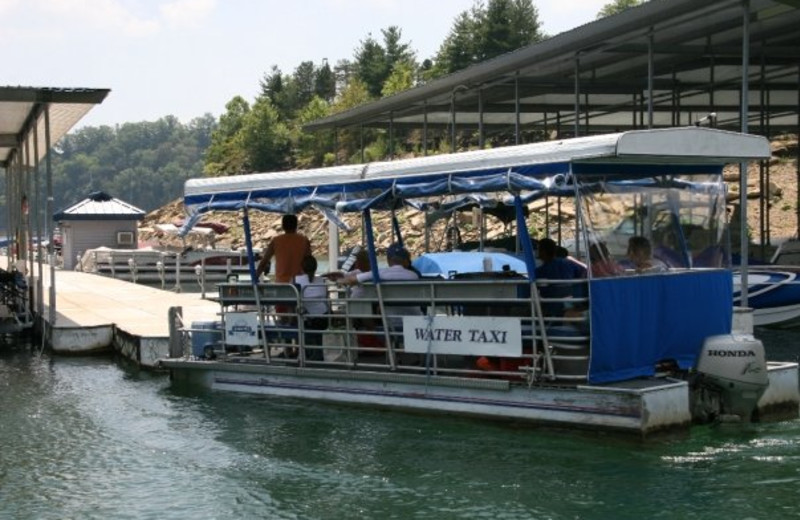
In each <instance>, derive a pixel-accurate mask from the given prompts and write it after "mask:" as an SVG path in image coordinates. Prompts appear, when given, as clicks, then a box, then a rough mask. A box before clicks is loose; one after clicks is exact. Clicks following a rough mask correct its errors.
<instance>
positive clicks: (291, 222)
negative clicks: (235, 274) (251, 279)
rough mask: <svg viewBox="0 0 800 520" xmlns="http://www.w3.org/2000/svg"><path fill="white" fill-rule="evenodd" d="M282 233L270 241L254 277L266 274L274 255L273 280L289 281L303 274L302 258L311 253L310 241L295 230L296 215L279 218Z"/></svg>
mask: <svg viewBox="0 0 800 520" xmlns="http://www.w3.org/2000/svg"><path fill="white" fill-rule="evenodd" d="M281 227H282V228H283V234H282V235H278V236H276V237H275V238H273V239H272V241H270V243H269V245H268V246H267V249H266V250H265V251H264V255H263V256H262V257H261V261H260V262H259V263H258V267H257V268H256V277H257V278H260V277H261V275H262V274H268V273H269V269H270V266H271V262H272V257H273V256H274V257H275V282H276V283H291V282H292V280H294V277H295V276H297V275H298V274H303V258H305V257H306V256H308V255H311V242H309V240H308V238H306V237H305V235H301V234H300V233H298V232H297V216H296V215H284V216H283V218H282V219H281Z"/></svg>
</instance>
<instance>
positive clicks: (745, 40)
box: [739, 0, 750, 307]
mask: <svg viewBox="0 0 800 520" xmlns="http://www.w3.org/2000/svg"><path fill="white" fill-rule="evenodd" d="M749 65H750V0H742V89H741V93H742V96H741V100H742V105H741V115H740V118H741V125H742V133H743V134H746V133H747V119H748V110H749V103H748V102H747V100H748V97H749V95H750V92H749V91H748V83H747V82H748V79H749V76H750V74H749V70H748V67H749ZM739 213H740V215H741V219H742V224H743V225H744V224H746V223H747V163H746V162H741V163H739ZM740 243H741V245H740V247H741V250H740V255H741V258H742V290H741V292H742V298H741V302H742V307H747V306H748V304H749V301H748V294H747V284H748V268H747V258H748V254H749V250H748V246H749V240H748V236H747V233H742V236H741V237H740Z"/></svg>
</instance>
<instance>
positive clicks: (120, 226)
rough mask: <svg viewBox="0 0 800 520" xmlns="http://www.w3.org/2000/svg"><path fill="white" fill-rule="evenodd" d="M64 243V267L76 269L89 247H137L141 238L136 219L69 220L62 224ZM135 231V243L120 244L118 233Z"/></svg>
mask: <svg viewBox="0 0 800 520" xmlns="http://www.w3.org/2000/svg"><path fill="white" fill-rule="evenodd" d="M60 227H61V230H62V234H63V239H64V245H63V246H62V251H63V253H62V254H63V258H64V269H70V270H71V269H75V266H76V265H77V258H78V257H79V256H83V253H84V252H85V251H86V250H87V249H94V248H96V247H109V248H112V249H136V247H137V243H138V240H139V237H138V234H137V221H136V220H69V221H63V222H61V224H60ZM120 231H128V232H132V233H133V244H132V245H127V244H124V245H123V244H119V243H118V242H117V233H118V232H120Z"/></svg>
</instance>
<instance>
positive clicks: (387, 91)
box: [381, 61, 415, 97]
mask: <svg viewBox="0 0 800 520" xmlns="http://www.w3.org/2000/svg"><path fill="white" fill-rule="evenodd" d="M414 69H415V67H414V65H413V64H412V63H409V62H407V61H399V62H397V63H395V65H394V68H393V69H392V73H391V74H390V75H389V77H388V78H386V81H385V82H384V83H383V90H382V91H381V96H383V97H387V96H391V95H393V94H397V93H399V92H403V91H404V90H408V89H410V88H411V87H413V86H414V77H415V74H414Z"/></svg>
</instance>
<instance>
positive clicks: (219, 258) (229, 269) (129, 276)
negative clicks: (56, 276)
mask: <svg viewBox="0 0 800 520" xmlns="http://www.w3.org/2000/svg"><path fill="white" fill-rule="evenodd" d="M77 266H78V270H80V271H85V272H93V273H96V274H100V275H104V276H110V277H111V278H115V279H120V280H125V281H129V282H133V283H140V284H145V285H151V286H152V285H155V286H159V287H160V288H161V289H173V290H178V291H180V290H182V288H184V287H186V288H187V289H195V287H194V285H197V286H198V287H199V288H200V290H201V292H205V291H206V290H209V289H211V288H212V286H213V284H216V283H219V282H221V281H225V280H227V279H228V277H229V276H230V275H232V274H247V273H248V272H249V268H248V264H247V257H246V255H245V254H244V253H243V252H231V251H209V252H205V253H204V254H203V255H202V256H200V257H199V258H195V259H189V258H188V257H187V255H185V254H184V253H182V252H180V251H152V252H151V251H130V252H128V251H102V250H100V251H96V250H93V251H91V252H90V254H89V255H84V256H83V257H79V258H78V264H77Z"/></svg>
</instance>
